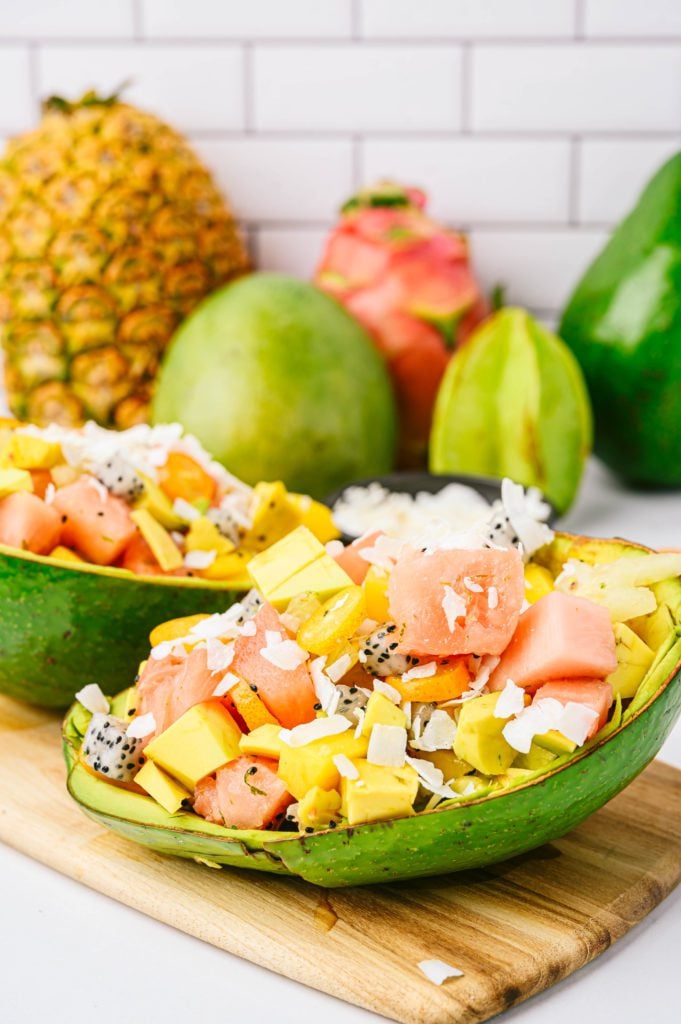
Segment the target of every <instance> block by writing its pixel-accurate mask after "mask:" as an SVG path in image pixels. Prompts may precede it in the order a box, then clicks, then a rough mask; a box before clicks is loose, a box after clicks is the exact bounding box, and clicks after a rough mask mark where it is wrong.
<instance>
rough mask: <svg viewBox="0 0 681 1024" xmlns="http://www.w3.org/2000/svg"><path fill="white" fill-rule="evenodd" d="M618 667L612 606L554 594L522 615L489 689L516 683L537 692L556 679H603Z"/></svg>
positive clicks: (501, 688)
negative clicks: (542, 685)
mask: <svg viewBox="0 0 681 1024" xmlns="http://www.w3.org/2000/svg"><path fill="white" fill-rule="evenodd" d="M616 668H617V653H616V650H615V633H614V631H613V628H612V622H611V621H610V613H609V612H608V610H607V608H603V607H602V606H601V605H597V604H594V603H593V601H587V600H586V599H585V598H583V597H573V596H572V595H570V594H564V593H562V592H561V591H560V590H554V591H552V592H551V593H550V594H547V595H546V596H545V597H542V598H540V599H539V601H536V602H535V604H533V605H532V606H531V607H530V608H528V609H527V611H526V612H524V613H523V614H522V615H521V616H520V621H519V623H518V628H517V629H516V631H515V633H514V635H513V639H512V640H511V642H510V644H509V645H508V648H507V650H506V651H504V653H503V656H502V658H501V661H500V662H499V665H498V666H497V668H496V669H495V670H494V672H493V673H492V676H491V678H490V683H489V685H490V689H491V690H503V688H504V686H505V685H506V680H507V679H512V680H513V682H514V683H516V685H517V686H524V687H525V689H527V690H530V691H532V690H535V689H536V688H537V687H538V686H541V684H542V683H546V682H549V681H550V680H554V679H585V678H586V679H603V678H605V676H609V675H610V673H611V672H614V671H615V669H616Z"/></svg>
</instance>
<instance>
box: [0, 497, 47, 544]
mask: <svg viewBox="0 0 681 1024" xmlns="http://www.w3.org/2000/svg"><path fill="white" fill-rule="evenodd" d="M60 536H61V516H60V515H59V512H57V511H56V509H55V508H54V507H53V506H52V505H46V504H45V502H44V501H41V500H40V498H38V497H37V495H35V494H31V493H30V491H15V492H14V493H13V494H8V495H7V497H6V498H3V499H2V501H0V544H8V545H9V547H12V548H21V550H22V551H32V552H33V554H34V555H46V554H48V552H50V551H51V550H52V548H54V547H56V546H57V544H58V543H59V538H60Z"/></svg>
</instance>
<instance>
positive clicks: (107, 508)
mask: <svg viewBox="0 0 681 1024" xmlns="http://www.w3.org/2000/svg"><path fill="white" fill-rule="evenodd" d="M54 508H56V509H57V511H58V512H60V513H61V516H62V521H63V527H62V539H63V542H64V543H65V544H68V545H69V546H70V547H74V548H77V549H78V551H80V552H81V553H82V554H83V555H84V556H85V558H87V560H88V561H90V562H95V563H96V564H97V565H111V564H112V563H113V562H115V561H116V559H117V558H118V557H119V556H120V555H121V554H122V553H123V551H124V549H125V548H126V547H127V545H128V544H129V543H130V541H131V540H132V538H133V537H134V536H135V533H136V531H137V527H136V526H135V524H134V523H133V521H132V519H131V518H130V509H129V507H128V506H127V505H126V503H125V502H124V501H123V499H122V498H117V497H115V496H114V495H113V494H109V492H108V491H107V492H106V493H104V492H103V491H101V490H100V488H99V487H95V486H93V485H92V484H91V483H89V482H88V480H87V479H86V478H81V479H79V480H76V481H75V482H74V483H72V484H68V486H66V487H61V488H60V489H59V490H58V491H57V493H56V494H55V496H54Z"/></svg>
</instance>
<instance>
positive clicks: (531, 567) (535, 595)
mask: <svg viewBox="0 0 681 1024" xmlns="http://www.w3.org/2000/svg"><path fill="white" fill-rule="evenodd" d="M552 590H553V576H552V575H551V573H550V572H549V570H548V569H545V568H544V566H543V565H535V564H534V562H529V563H528V565H526V566H525V597H526V599H527V601H529V603H530V604H534V603H535V601H538V600H539V599H540V598H541V597H546V595H547V594H550V593H551V591H552Z"/></svg>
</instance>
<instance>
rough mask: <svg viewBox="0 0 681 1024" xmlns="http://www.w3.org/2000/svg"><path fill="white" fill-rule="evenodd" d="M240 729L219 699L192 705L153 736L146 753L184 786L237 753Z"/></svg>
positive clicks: (191, 786) (226, 761) (232, 757)
mask: <svg viewBox="0 0 681 1024" xmlns="http://www.w3.org/2000/svg"><path fill="white" fill-rule="evenodd" d="M240 738H241V730H240V729H239V726H238V725H237V724H236V722H235V721H234V719H233V718H232V716H231V715H230V714H229V712H228V711H227V710H226V709H225V708H224V707H223V706H222V704H220V703H219V702H218V701H206V702H205V703H203V704H195V705H194V707H193V708H190V709H189V711H185V713H184V714H183V715H181V717H180V718H178V719H177V721H176V722H173V724H172V725H171V726H169V728H168V729H166V730H165V732H162V733H161V734H160V736H156V737H155V738H154V739H153V740H152V741H151V743H149V744H148V745H147V746H146V747H145V750H144V753H145V755H146V756H147V757H148V758H149V759H150V760H151V761H154V762H155V763H156V764H157V765H158V766H159V767H160V768H164V769H165V770H166V771H167V772H168V773H169V774H170V775H172V776H173V778H175V779H177V780H178V782H181V783H182V785H183V786H185V787H186V788H187V789H190V790H193V789H194V786H195V785H196V783H197V782H198V781H199V779H202V778H203V777H204V776H205V775H209V774H210V773H211V772H214V771H216V770H217V769H218V768H221V767H222V765H223V764H227V763H228V762H229V761H233V760H234V758H235V757H238V756H239V754H240V752H241V751H240V748H239V740H240Z"/></svg>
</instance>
